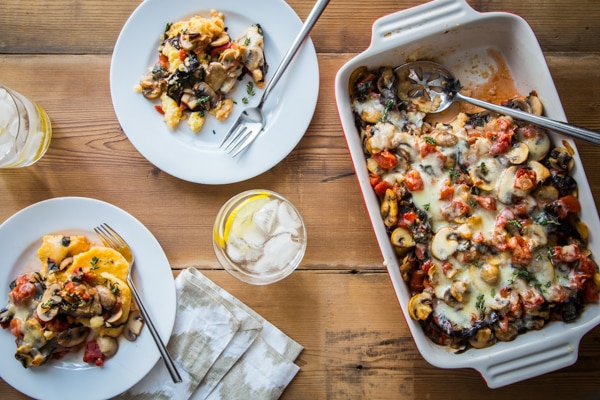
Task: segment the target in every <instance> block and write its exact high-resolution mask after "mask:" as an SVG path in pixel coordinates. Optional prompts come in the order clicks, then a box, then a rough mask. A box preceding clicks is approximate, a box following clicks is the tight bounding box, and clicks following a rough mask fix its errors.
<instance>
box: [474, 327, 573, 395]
mask: <svg viewBox="0 0 600 400" xmlns="http://www.w3.org/2000/svg"><path fill="white" fill-rule="evenodd" d="M580 340H581V335H580V334H574V335H572V336H571V337H567V338H566V339H564V338H562V340H560V339H559V340H548V341H543V340H542V341H538V342H537V343H528V345H527V346H526V347H524V348H522V352H521V354H520V356H519V357H515V356H514V354H515V352H510V353H507V354H502V353H500V354H498V355H495V356H494V357H490V358H489V359H488V360H487V361H486V362H484V363H482V364H483V365H482V364H480V365H478V366H475V367H474V368H475V369H476V370H477V371H478V372H479V373H480V374H481V375H482V377H483V379H484V380H485V381H486V383H487V385H488V386H489V387H490V388H492V389H494V388H498V387H501V386H505V385H508V384H510V383H513V382H518V381H522V380H525V379H529V378H532V377H535V376H539V375H542V374H545V373H548V372H551V371H556V370H558V369H561V368H564V367H568V366H570V365H572V364H574V363H575V362H576V361H577V352H578V348H579V341H580ZM504 356H506V358H505V357H504Z"/></svg>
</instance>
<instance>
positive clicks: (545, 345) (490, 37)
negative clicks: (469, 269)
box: [335, 0, 600, 388]
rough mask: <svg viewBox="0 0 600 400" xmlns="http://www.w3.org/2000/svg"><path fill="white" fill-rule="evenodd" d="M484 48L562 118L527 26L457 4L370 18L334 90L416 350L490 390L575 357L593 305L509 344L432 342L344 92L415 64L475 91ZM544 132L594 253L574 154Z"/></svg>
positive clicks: (444, 2) (599, 318)
mask: <svg viewBox="0 0 600 400" xmlns="http://www.w3.org/2000/svg"><path fill="white" fill-rule="evenodd" d="M490 51H492V52H493V53H494V54H498V55H499V56H500V57H501V59H502V60H503V62H504V63H505V64H506V67H507V68H508V69H509V71H510V72H511V75H512V77H513V80H514V85H515V86H516V88H517V89H518V91H519V92H520V93H521V94H524V95H526V94H527V93H529V92H531V91H536V92H537V94H538V96H539V98H540V100H541V101H542V103H543V105H544V109H545V114H546V115H547V116H549V117H551V118H554V119H557V120H563V121H564V120H565V115H564V111H563V109H562V106H561V103H560V99H559V97H558V94H557V92H556V88H555V87H554V84H553V82H552V77H551V76H550V72H549V70H548V67H547V66H546V63H545V60H544V56H543V53H542V51H541V49H540V47H539V45H538V43H537V40H536V38H535V35H534V34H533V32H532V30H531V29H530V27H529V26H528V24H527V23H526V22H525V21H524V20H523V19H522V18H520V17H518V16H516V15H513V14H508V13H478V12H476V11H474V10H473V9H471V8H470V7H469V5H468V4H467V3H466V1H464V0H436V1H432V2H430V3H426V4H423V5H421V6H418V7H414V8H411V9H408V10H404V11H400V12H397V13H395V14H391V15H388V16H386V17H383V18H381V19H379V20H377V21H376V22H375V23H374V24H373V29H372V41H371V45H370V46H369V48H368V49H367V50H366V51H365V52H363V53H361V54H360V55H359V56H357V57H355V58H354V59H352V60H350V61H349V62H348V63H347V64H345V65H344V66H343V67H342V68H341V69H340V71H339V72H338V74H337V76H336V83H335V90H336V100H337V105H338V112H339V114H340V119H341V123H342V126H343V129H344V133H345V136H346V140H347V143H348V148H349V151H350V155H351V158H352V162H353V165H354V168H355V170H356V174H357V178H358V182H359V186H360V188H361V191H362V193H363V197H364V200H365V204H366V207H367V211H368V213H369V216H370V218H371V222H372V225H373V229H374V232H375V235H376V237H377V240H378V243H379V246H380V249H381V252H382V255H383V257H384V264H385V265H386V267H387V268H388V272H389V275H390V278H391V281H392V284H393V287H394V290H395V292H396V295H397V297H398V300H399V303H400V307H401V309H402V311H403V313H404V315H405V316H406V321H407V324H408V327H409V329H410V331H411V334H412V336H413V338H414V340H415V343H416V345H417V348H418V349H419V351H420V353H421V354H422V356H423V357H424V358H425V359H426V360H427V361H428V362H429V363H430V364H432V365H435V366H438V367H441V368H474V369H476V370H477V371H479V372H480V373H481V375H482V376H483V378H484V380H485V381H486V383H487V384H488V386H489V387H491V388H495V387H500V386H504V385H508V384H511V383H514V382H517V381H520V380H524V379H527V378H531V377H534V376H537V375H541V374H544V373H547V372H550V371H554V370H556V369H559V368H562V367H565V366H568V365H571V364H573V363H574V362H575V361H576V359H577V348H578V345H579V341H580V340H581V338H582V337H583V335H584V334H585V333H587V332H588V331H589V330H590V329H592V328H593V327H594V326H596V325H597V324H598V323H599V322H600V315H599V305H598V304H597V303H593V304H587V305H586V308H585V310H584V312H583V313H582V314H581V315H580V316H579V318H578V319H577V320H575V321H574V322H571V323H563V322H552V323H550V324H548V325H547V326H545V327H544V328H543V329H541V330H539V331H531V332H528V333H525V334H523V335H519V336H518V337H517V338H516V339H515V340H514V341H511V342H501V343H497V344H496V345H494V346H492V347H488V348H484V349H470V350H469V351H466V352H462V353H455V352H454V351H453V350H452V349H450V348H447V347H442V346H439V345H436V344H434V343H433V342H432V341H431V340H430V339H429V338H428V337H427V336H426V335H425V334H424V332H423V330H422V329H421V326H420V325H419V324H418V322H416V321H414V320H413V319H411V318H410V317H409V312H408V302H409V299H410V297H411V294H410V292H409V290H408V287H407V285H406V283H405V282H404V280H403V279H402V277H401V275H400V271H399V261H398V259H397V256H396V254H395V252H394V249H393V247H392V245H391V243H390V240H389V238H388V233H387V231H386V227H385V225H384V223H383V220H382V218H381V215H380V207H379V201H378V198H377V196H376V195H375V193H374V191H373V189H372V187H371V184H370V181H369V175H368V170H367V167H366V162H365V156H364V152H363V145H362V141H361V138H360V136H359V134H358V130H357V128H356V126H355V123H354V116H353V114H352V109H351V104H350V93H349V88H348V86H349V81H350V79H351V74H352V72H353V71H355V70H356V69H357V68H358V67H363V66H364V67H367V68H369V69H376V68H378V67H380V66H392V67H393V66H398V65H401V64H403V63H405V62H407V61H412V60H418V59H432V60H434V61H436V62H439V63H441V64H444V65H445V66H446V67H448V68H449V69H450V70H451V71H453V72H454V73H455V75H456V76H457V78H458V79H459V80H460V82H461V83H462V85H463V87H467V88H471V87H475V86H477V85H478V84H480V83H483V79H482V78H481V77H482V76H486V71H490V70H493V69H494V68H495V67H497V66H496V65H495V63H496V61H495V57H491V56H490ZM550 135H551V138H552V140H553V142H554V143H561V142H562V141H563V140H565V141H566V142H568V143H569V145H570V146H571V147H572V148H573V149H574V152H575V154H574V158H575V164H576V165H575V168H574V170H573V173H572V176H573V177H574V178H575V180H576V181H577V182H578V185H579V186H578V193H579V200H580V201H581V204H582V212H581V214H580V216H581V219H582V220H583V221H584V222H585V223H586V224H587V225H588V227H589V231H590V237H589V239H588V247H589V248H590V249H591V250H592V252H593V253H594V254H596V255H598V254H600V250H599V245H598V242H597V239H596V238H595V237H594V232H598V229H600V224H599V220H598V214H597V211H596V207H595V204H594V200H593V198H592V194H591V190H590V188H589V184H588V183H587V179H586V177H585V173H584V171H583V167H582V165H581V161H580V159H579V156H578V154H577V149H576V147H575V144H574V143H573V142H572V141H570V140H569V139H567V138H565V137H562V136H560V135H556V134H554V133H550Z"/></svg>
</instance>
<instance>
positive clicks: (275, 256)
mask: <svg viewBox="0 0 600 400" xmlns="http://www.w3.org/2000/svg"><path fill="white" fill-rule="evenodd" d="M298 251H300V243H298V241H296V240H294V238H293V237H292V234H290V233H288V232H285V233H282V234H279V235H276V236H273V237H272V238H271V239H269V241H267V243H266V244H265V251H264V256H263V257H264V258H266V259H268V260H273V263H275V264H287V263H288V262H289V261H290V260H292V259H293V258H294V257H295V256H296V254H297V253H298Z"/></svg>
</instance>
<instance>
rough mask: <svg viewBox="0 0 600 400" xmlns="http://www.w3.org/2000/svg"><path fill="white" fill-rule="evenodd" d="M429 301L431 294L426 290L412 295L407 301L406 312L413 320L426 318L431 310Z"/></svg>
mask: <svg viewBox="0 0 600 400" xmlns="http://www.w3.org/2000/svg"><path fill="white" fill-rule="evenodd" d="M431 301H432V297H431V294H429V293H427V292H423V293H419V294H416V295H414V296H413V297H411V298H410V300H409V301H408V314H409V315H410V317H411V318H412V319H414V320H415V321H424V320H426V319H427V317H429V315H430V314H431V312H432V311H433V309H432V308H431Z"/></svg>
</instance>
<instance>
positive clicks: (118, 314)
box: [105, 308, 123, 326]
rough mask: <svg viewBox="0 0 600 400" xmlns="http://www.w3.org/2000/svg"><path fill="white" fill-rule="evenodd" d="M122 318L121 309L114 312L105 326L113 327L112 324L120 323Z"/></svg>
mask: <svg viewBox="0 0 600 400" xmlns="http://www.w3.org/2000/svg"><path fill="white" fill-rule="evenodd" d="M121 316H123V309H122V308H119V309H118V310H117V311H116V312H114V313H113V314H112V315H111V316H110V317H108V318H107V319H106V321H105V324H108V326H112V324H114V323H115V322H118V321H119V319H120V318H121Z"/></svg>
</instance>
